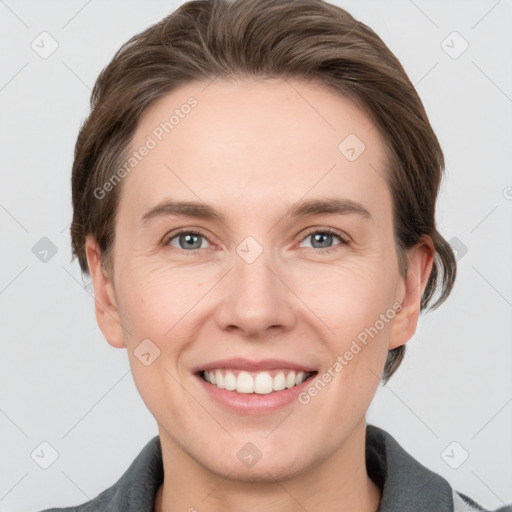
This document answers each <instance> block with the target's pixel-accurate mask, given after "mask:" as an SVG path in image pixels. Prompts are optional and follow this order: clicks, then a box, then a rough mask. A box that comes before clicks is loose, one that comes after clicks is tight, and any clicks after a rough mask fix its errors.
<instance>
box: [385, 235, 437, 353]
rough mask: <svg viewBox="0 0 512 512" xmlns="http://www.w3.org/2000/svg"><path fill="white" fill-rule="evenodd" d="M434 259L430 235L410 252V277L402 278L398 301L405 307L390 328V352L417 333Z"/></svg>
mask: <svg viewBox="0 0 512 512" xmlns="http://www.w3.org/2000/svg"><path fill="white" fill-rule="evenodd" d="M434 257H435V249H434V244H433V242H432V239H431V238H430V237H429V236H427V235H424V236H423V237H422V238H421V239H420V241H419V242H418V244H416V245H415V246H414V247H412V248H411V249H409V251H407V261H408V268H407V273H406V275H405V276H404V277H401V278H400V286H399V291H398V295H397V301H399V302H400V303H401V304H402V309H401V310H400V311H399V312H398V313H397V314H396V315H395V318H394V319H393V322H392V324H391V337H390V341H389V350H391V349H393V348H396V347H399V346H400V345H404V344H405V343H407V342H408V341H409V340H410V339H411V338H412V336H413V335H414V333H415V332H416V327H417V325H418V318H419V315H420V304H421V297H422V296H423V292H424V291H425V288H426V286H427V283H428V279H429V277H430V274H431V272H432V267H433V265H434Z"/></svg>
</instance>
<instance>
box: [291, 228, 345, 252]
mask: <svg viewBox="0 0 512 512" xmlns="http://www.w3.org/2000/svg"><path fill="white" fill-rule="evenodd" d="M314 233H326V234H328V235H334V236H337V237H338V238H339V239H340V240H341V242H342V243H343V244H349V243H350V242H351V238H350V237H349V236H348V235H347V234H346V233H345V232H343V231H340V230H338V229H335V228H328V227H322V226H314V227H312V228H308V229H307V230H306V232H305V233H302V234H301V235H299V237H298V240H299V241H302V240H304V239H305V238H307V237H308V236H310V235H312V234H314ZM333 248H334V247H330V249H333ZM313 249H314V248H313ZM316 250H317V251H321V250H322V249H316Z"/></svg>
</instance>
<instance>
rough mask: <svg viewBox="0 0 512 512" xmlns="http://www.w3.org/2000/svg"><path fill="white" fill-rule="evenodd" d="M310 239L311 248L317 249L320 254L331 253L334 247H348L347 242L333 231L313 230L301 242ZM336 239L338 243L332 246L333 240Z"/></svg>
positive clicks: (325, 229)
mask: <svg viewBox="0 0 512 512" xmlns="http://www.w3.org/2000/svg"><path fill="white" fill-rule="evenodd" d="M308 238H311V246H310V247H311V248H312V249H317V250H319V251H320V252H331V251H332V250H335V249H336V247H338V246H342V245H348V244H349V241H348V240H347V239H345V238H344V237H343V236H342V235H341V233H340V232H338V231H335V230H333V229H328V228H324V229H318V228H317V229H315V230H313V231H310V232H309V233H307V234H306V236H305V237H304V238H303V240H307V239H308ZM334 238H337V239H338V240H339V241H340V243H338V244H335V245H334V246H333V245H332V242H333V239H334Z"/></svg>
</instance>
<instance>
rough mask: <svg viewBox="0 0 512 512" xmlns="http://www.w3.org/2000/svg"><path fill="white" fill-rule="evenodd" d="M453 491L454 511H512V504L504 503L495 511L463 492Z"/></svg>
mask: <svg viewBox="0 0 512 512" xmlns="http://www.w3.org/2000/svg"><path fill="white" fill-rule="evenodd" d="M452 492H453V496H452V498H453V512H512V505H504V506H503V507H500V508H499V509H496V510H494V511H492V510H487V509H485V508H483V507H482V506H480V505H479V504H478V503H476V501H474V500H472V499H471V498H470V497H469V496H466V495H465V494H462V493H461V492H458V491H455V490H452Z"/></svg>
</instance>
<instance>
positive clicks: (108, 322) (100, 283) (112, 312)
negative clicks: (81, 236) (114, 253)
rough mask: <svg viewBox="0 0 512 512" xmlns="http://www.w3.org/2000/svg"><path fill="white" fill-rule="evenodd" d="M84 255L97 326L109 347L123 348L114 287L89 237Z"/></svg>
mask: <svg viewBox="0 0 512 512" xmlns="http://www.w3.org/2000/svg"><path fill="white" fill-rule="evenodd" d="M85 254H86V257H87V264H88V266H89V272H90V274H91V280H92V286H93V290H94V303H95V306H94V307H95V313H96V320H97V322H98V326H99V328H100V329H101V332H102V333H103V335H104V336H105V339H106V340H107V341H108V343H109V344H110V345H112V346H113V347H115V348H124V347H125V341H124V333H123V327H122V324H121V317H120V315H119V311H118V307H117V303H116V297H115V293H114V287H113V284H112V281H111V279H110V278H109V277H108V276H107V275H105V273H104V271H103V268H102V265H101V250H100V248H99V246H98V244H97V242H96V241H95V240H94V239H93V238H91V237H87V241H86V244H85Z"/></svg>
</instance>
